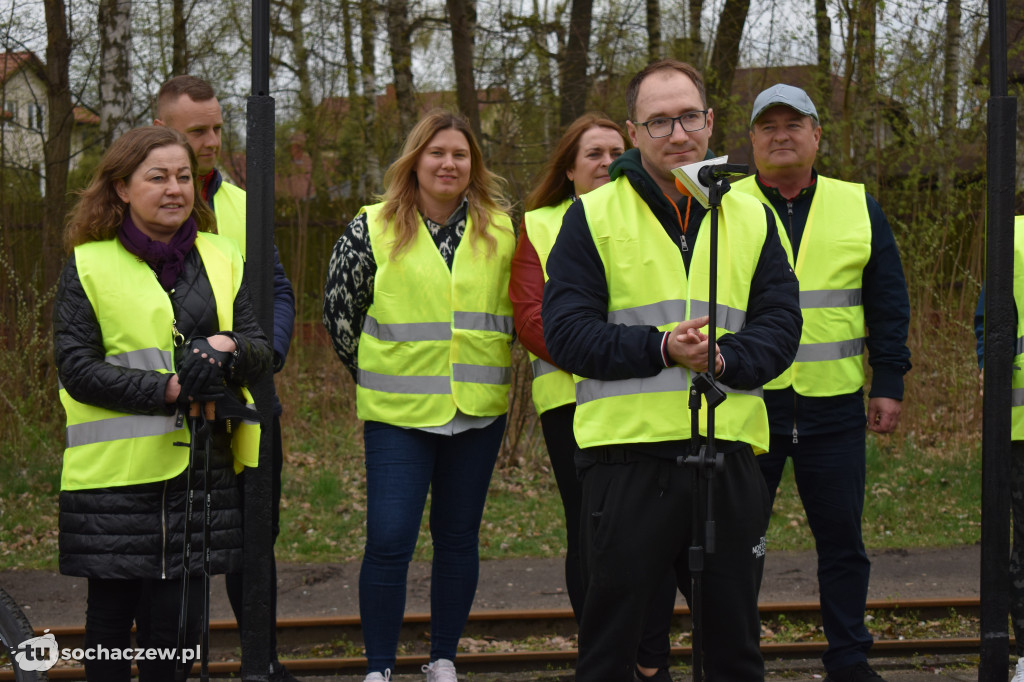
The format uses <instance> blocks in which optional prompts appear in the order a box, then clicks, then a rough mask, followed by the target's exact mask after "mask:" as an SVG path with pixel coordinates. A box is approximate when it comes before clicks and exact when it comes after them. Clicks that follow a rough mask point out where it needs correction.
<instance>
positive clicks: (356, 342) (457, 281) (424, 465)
mask: <svg viewBox="0 0 1024 682" xmlns="http://www.w3.org/2000/svg"><path fill="white" fill-rule="evenodd" d="M500 182H501V181H500V179H499V178H498V177H497V176H496V175H494V174H493V173H491V172H489V171H488V170H487V168H486V167H485V166H484V163H483V157H482V155H481V152H480V147H479V146H478V144H477V142H476V140H475V139H474V137H473V133H472V131H471V130H470V128H469V125H468V124H467V122H466V121H465V119H463V118H462V117H461V116H458V115H456V114H452V113H450V112H447V111H442V110H435V111H431V112H429V113H428V114H426V115H425V116H424V117H423V118H422V119H421V120H420V121H419V122H418V123H417V124H416V126H415V127H414V128H413V130H412V131H411V132H410V133H409V137H408V139H407V140H406V142H405V146H404V148H403V150H402V154H401V156H400V157H399V159H398V160H397V161H396V162H395V163H394V164H393V165H392V166H391V167H390V168H389V169H388V171H387V173H386V174H385V176H384V183H385V187H386V188H387V189H386V191H385V192H384V195H383V196H382V197H381V198H380V199H381V201H380V203H377V204H374V205H372V206H366V207H364V208H363V209H361V210H360V212H359V214H358V215H357V216H356V218H355V219H354V220H353V221H352V222H351V223H350V224H349V226H348V228H347V229H346V231H345V233H344V234H343V235H342V236H341V238H340V239H339V240H338V242H337V243H336V244H335V246H334V251H333V253H332V254H331V260H330V265H329V268H328V274H327V283H326V286H325V292H324V325H325V326H326V327H327V330H328V332H329V334H330V336H331V339H332V341H333V343H334V348H335V350H336V351H337V353H338V356H339V357H340V358H341V361H342V363H343V364H344V365H345V367H346V368H347V369H348V370H349V371H350V372H351V373H352V375H353V377H354V378H355V380H356V405H357V408H358V413H359V418H360V419H363V420H365V421H366V424H365V430H364V442H365V457H366V460H365V461H366V481H367V514H366V548H365V552H364V555H363V562H362V569H361V571H360V576H359V610H360V617H361V619H362V627H363V637H364V642H365V644H366V655H367V659H368V661H367V662H368V666H367V677H366V680H387V679H390V675H391V671H392V670H393V669H394V667H395V657H396V652H397V648H398V636H399V630H400V629H401V625H402V616H403V613H404V611H405V592H406V577H407V573H408V567H409V561H410V560H411V559H412V555H413V551H414V550H415V548H416V539H417V536H418V533H419V528H420V521H421V518H422V516H423V509H424V506H425V503H426V497H427V492H428V491H431V493H432V494H431V505H430V533H431V539H432V541H433V567H432V576H431V617H430V628H431V635H430V645H431V651H430V663H429V664H428V665H425V666H423V672H425V673H426V679H427V680H428V682H451V681H454V680H456V679H457V678H456V675H455V666H454V660H455V655H456V649H457V647H458V641H459V637H460V635H461V634H462V630H463V628H464V627H465V624H466V619H467V618H468V616H469V610H470V607H471V606H472V604H473V597H474V594H475V592H476V584H477V577H478V574H479V564H480V562H479V551H478V546H479V531H480V521H481V518H482V515H483V507H484V501H485V499H486V497H487V488H488V485H489V483H490V477H491V472H492V470H493V468H494V462H495V460H496V458H497V455H498V449H499V447H500V445H501V437H502V434H503V432H504V430H505V414H506V412H507V411H508V391H509V384H510V378H511V356H510V353H509V347H510V344H511V342H512V338H513V325H512V305H511V303H510V302H509V298H508V282H509V266H510V262H511V259H512V252H513V250H514V248H515V235H514V232H513V230H512V225H511V222H510V220H509V218H508V216H507V215H506V214H505V209H504V206H503V204H502V202H501V199H500V198H499V197H500V195H499V186H500Z"/></svg>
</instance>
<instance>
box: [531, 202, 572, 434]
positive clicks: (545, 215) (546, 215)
mask: <svg viewBox="0 0 1024 682" xmlns="http://www.w3.org/2000/svg"><path fill="white" fill-rule="evenodd" d="M571 205H572V199H566V200H565V201H563V202H562V203H560V204H556V205H554V206H543V207H541V208H536V209H534V210H532V211H527V213H526V215H525V216H523V225H524V227H525V228H526V234H527V236H528V237H529V238H530V243H531V244H533V248H534V249H535V250H536V251H537V257H538V258H539V259H540V267H541V269H542V270H543V271H544V282H545V283H547V281H548V270H547V262H548V254H550V253H551V248H552V247H553V246H554V245H555V238H556V237H557V236H558V231H559V230H560V229H562V217H563V216H564V215H565V212H566V211H567V210H569V206H571ZM530 368H531V369H532V370H533V386H532V394H533V406H534V408H536V410H537V414H544V413H545V412H547V411H548V410H551V409H554V408H556V407H561V406H562V405H569V404H571V403H574V402H576V391H575V389H574V388H573V380H572V375H571V374H569V373H568V372H566V371H565V370H562V369H559V368H558V367H556V366H554V365H552V364H551V363H550V362H547V361H546V360H542V359H541V358H539V357H537V356H536V355H534V354H533V353H530Z"/></svg>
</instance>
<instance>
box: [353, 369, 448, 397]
mask: <svg viewBox="0 0 1024 682" xmlns="http://www.w3.org/2000/svg"><path fill="white" fill-rule="evenodd" d="M359 385H360V386H362V387H363V388H368V389H370V390H372V391H384V392H386V393H414V394H421V395H423V394H428V395H442V394H450V393H451V392H452V384H451V381H450V380H449V379H448V377H433V376H393V375H390V374H379V373H377V372H370V371H367V370H365V369H360V370H359Z"/></svg>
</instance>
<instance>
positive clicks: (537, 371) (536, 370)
mask: <svg viewBox="0 0 1024 682" xmlns="http://www.w3.org/2000/svg"><path fill="white" fill-rule="evenodd" d="M530 369H532V370H533V378H534V379H536V378H537V377H542V376H544V375H545V374H551V373H552V372H557V371H559V370H558V368H557V367H555V366H554V365H552V364H551V363H550V362H548V361H547V360H541V359H540V358H537V359H536V360H534V361H533V362H531V363H530Z"/></svg>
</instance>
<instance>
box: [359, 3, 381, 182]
mask: <svg viewBox="0 0 1024 682" xmlns="http://www.w3.org/2000/svg"><path fill="white" fill-rule="evenodd" d="M359 8H360V15H359V24H360V26H359V31H360V33H361V34H362V58H363V63H362V65H361V67H360V69H361V71H360V75H361V76H362V81H363V96H362V97H361V98H360V108H361V109H362V112H361V113H362V115H363V143H364V144H363V149H364V151H365V153H366V183H367V184H368V185H369V187H368V188H367V189H368V190H369V191H368V192H366V191H364V192H363V193H362V195H363V196H367V194H372V193H373V192H376V191H377V190H378V188H380V186H381V173H380V159H379V158H378V157H377V148H376V145H374V143H373V131H374V129H375V128H376V125H375V123H376V120H377V76H376V71H377V59H376V44H377V41H376V37H377V3H376V2H365V1H364V2H360V3H359Z"/></svg>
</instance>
